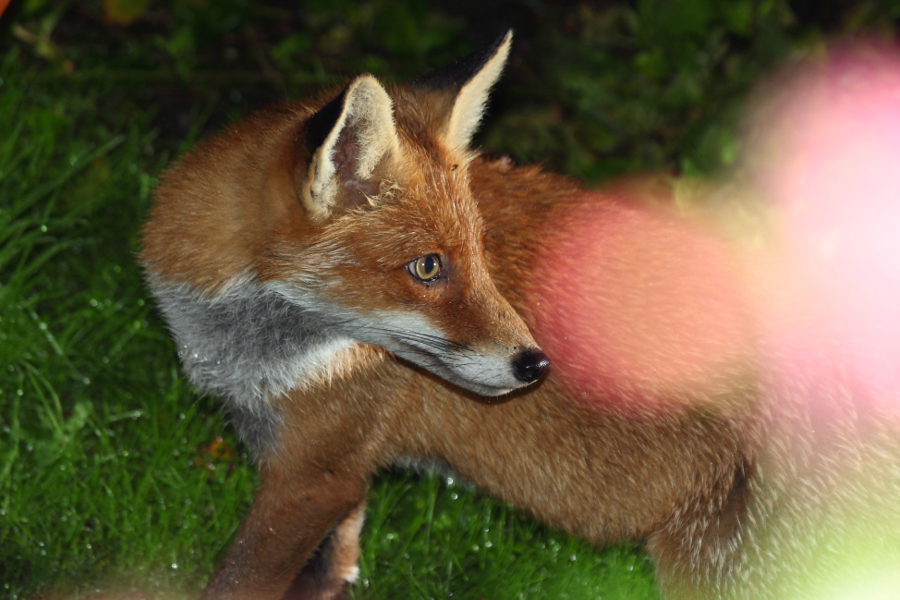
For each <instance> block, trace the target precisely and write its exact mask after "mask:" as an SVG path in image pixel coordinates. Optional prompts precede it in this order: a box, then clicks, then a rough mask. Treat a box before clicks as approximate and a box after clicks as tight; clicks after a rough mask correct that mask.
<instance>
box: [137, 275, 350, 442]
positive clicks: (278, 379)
mask: <svg viewBox="0 0 900 600" xmlns="http://www.w3.org/2000/svg"><path fill="white" fill-rule="evenodd" d="M150 280H151V281H150V283H151V286H152V287H153V289H154V291H155V293H156V295H157V297H158V299H159V305H160V308H161V310H162V312H163V314H164V315H165V317H166V319H167V321H168V323H169V325H170V327H171V329H172V332H173V334H174V337H175V340H176V343H177V344H178V353H179V356H180V358H181V361H182V364H183V365H184V369H185V372H186V373H187V374H188V377H189V378H190V380H191V382H192V383H193V384H194V385H196V386H197V387H199V388H201V389H202V390H204V391H206V392H209V393H212V394H216V395H219V396H222V397H224V398H226V399H227V404H228V408H229V410H230V413H231V416H232V418H233V419H234V420H235V424H236V426H237V428H238V430H239V432H240V434H241V437H242V438H243V439H244V440H245V442H247V443H248V445H249V446H250V447H251V448H252V449H253V450H254V452H255V453H256V454H257V455H260V453H261V452H262V450H263V449H264V448H265V447H266V446H267V445H268V443H269V442H270V441H271V438H272V436H273V432H274V430H275V428H276V426H277V424H278V422H279V418H278V415H277V413H276V412H275V410H274V408H273V406H272V403H271V402H270V401H271V400H272V399H273V398H275V397H278V396H281V395H283V394H285V393H286V392H288V391H289V390H291V389H303V388H305V387H311V386H314V385H321V384H322V383H324V381H325V380H327V379H328V378H329V377H330V376H333V375H334V374H336V373H339V372H341V371H342V370H343V367H350V366H351V363H352V362H353V352H352V351H351V350H352V349H353V348H354V347H356V346H357V345H358V344H357V343H356V342H354V341H353V340H351V339H350V338H348V337H346V336H344V335H343V334H341V333H340V331H339V330H338V329H336V328H335V327H333V320H334V318H333V317H332V316H329V315H328V314H327V312H326V311H325V310H323V307H321V306H317V305H316V304H315V303H314V302H312V301H310V302H309V304H308V305H307V306H304V305H301V304H298V303H296V302H295V301H288V300H286V299H284V298H283V297H282V296H281V295H280V294H278V293H277V292H276V291H274V290H273V289H271V288H270V287H267V286H265V285H260V284H258V283H256V282H255V281H253V280H251V279H250V278H249V277H238V278H235V279H233V280H232V281H230V282H229V283H228V284H227V285H226V286H224V287H223V288H222V291H221V292H220V293H219V294H217V295H215V296H209V295H203V294H201V293H199V292H198V291H197V290H195V289H193V288H192V287H190V286H188V285H186V284H168V283H163V282H162V281H160V280H158V279H156V280H154V278H153V277H150Z"/></svg>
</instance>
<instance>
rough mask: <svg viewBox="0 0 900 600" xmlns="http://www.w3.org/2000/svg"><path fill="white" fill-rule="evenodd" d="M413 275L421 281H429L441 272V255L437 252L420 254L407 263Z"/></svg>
mask: <svg viewBox="0 0 900 600" xmlns="http://www.w3.org/2000/svg"><path fill="white" fill-rule="evenodd" d="M408 268H409V272H410V273H411V274H412V276H413V277H415V278H416V279H418V280H419V281H421V282H423V283H431V282H432V281H434V280H435V279H437V278H438V276H439V275H440V274H441V257H440V256H438V255H437V254H426V255H425V256H420V257H419V258H417V259H415V260H414V261H412V262H410V263H409V265H408Z"/></svg>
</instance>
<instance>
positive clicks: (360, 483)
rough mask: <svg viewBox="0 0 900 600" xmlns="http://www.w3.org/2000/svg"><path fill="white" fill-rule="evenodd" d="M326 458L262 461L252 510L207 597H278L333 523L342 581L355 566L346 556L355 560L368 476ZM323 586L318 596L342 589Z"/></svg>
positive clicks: (333, 552)
mask: <svg viewBox="0 0 900 600" xmlns="http://www.w3.org/2000/svg"><path fill="white" fill-rule="evenodd" d="M321 464H322V463H321V462H317V461H307V462H306V464H305V465H303V466H302V468H297V466H296V465H291V468H285V466H286V465H285V463H283V462H281V461H279V460H278V459H277V458H276V459H274V460H272V461H271V462H270V463H269V464H263V466H262V467H261V469H260V483H259V487H258V489H257V491H256V497H255V498H254V500H253V504H252V506H251V507H250V511H249V513H248V514H247V516H246V517H245V519H244V522H243V523H242V524H241V527H240V529H239V530H238V533H237V535H236V536H235V539H234V541H233V542H232V544H231V547H230V548H229V550H228V553H227V554H226V556H225V559H224V561H223V562H222V564H221V565H220V567H219V569H218V570H217V571H216V573H215V575H213V578H212V579H211V580H210V582H209V584H208V585H207V587H206V589H205V590H204V591H203V594H202V595H201V599H203V600H212V599H216V600H239V599H241V600H250V599H253V600H266V599H272V600H279V599H280V598H282V597H283V596H284V595H285V593H286V592H287V591H288V589H289V588H290V587H291V583H292V581H293V580H294V579H295V577H296V575H297V573H298V572H300V570H301V569H302V568H303V567H304V565H305V564H306V563H307V562H308V561H309V559H310V557H311V556H312V555H313V553H314V552H315V550H316V548H317V547H318V546H319V545H320V543H321V542H322V540H323V539H324V538H326V537H327V536H328V532H329V531H332V530H334V533H333V534H332V535H333V536H334V535H336V536H337V537H336V538H334V541H335V542H336V544H329V543H326V545H325V547H323V550H325V551H327V552H329V553H330V554H331V555H333V556H334V557H335V562H336V564H337V565H343V567H344V571H340V570H338V571H334V573H335V575H334V576H333V577H334V578H335V579H336V581H339V582H340V583H341V588H342V587H343V582H342V581H340V580H341V578H345V577H346V575H347V574H350V571H349V570H347V566H346V564H345V559H346V560H351V559H352V561H353V562H354V563H355V560H356V554H355V552H356V550H355V548H354V549H352V550H348V549H347V546H348V545H349V544H350V543H351V538H352V539H353V540H354V541H355V536H356V535H358V532H357V529H358V527H359V523H361V519H362V510H363V507H364V503H363V499H364V497H365V493H366V489H367V481H366V478H365V475H361V474H359V473H355V472H354V473H350V472H341V471H337V470H331V469H327V468H323V467H322V466H321ZM357 513H359V514H358V515H357ZM354 516H356V519H355V520H354ZM329 547H333V549H330V548H329ZM322 591H323V594H322V595H318V596H313V597H315V598H332V597H335V594H332V595H330V596H329V595H328V594H327V593H325V592H326V591H327V590H324V589H323V590H322Z"/></svg>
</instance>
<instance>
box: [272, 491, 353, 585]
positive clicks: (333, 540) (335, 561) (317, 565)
mask: <svg viewBox="0 0 900 600" xmlns="http://www.w3.org/2000/svg"><path fill="white" fill-rule="evenodd" d="M365 510H366V503H365V502H361V503H360V504H359V506H357V507H356V508H355V509H353V510H352V511H351V512H350V514H349V515H347V516H346V517H345V518H344V520H343V521H341V522H340V523H339V524H338V525H337V527H335V528H334V531H332V532H331V535H329V536H328V538H327V539H326V540H325V541H324V542H323V543H322V545H321V546H320V547H319V550H318V551H317V553H316V555H315V556H314V557H313V559H312V560H310V561H309V563H307V565H306V566H305V567H304V568H303V571H301V573H300V574H299V575H298V576H297V578H296V579H295V580H294V584H293V585H292V586H291V589H290V591H289V592H288V594H287V595H286V596H285V598H284V600H307V599H309V600H312V599H313V598H315V599H316V600H337V599H339V598H342V597H343V593H344V590H345V589H346V587H347V586H348V585H351V584H353V583H354V582H356V579H357V577H359V566H358V564H357V562H358V560H359V534H360V532H361V531H362V524H363V518H364V517H365Z"/></svg>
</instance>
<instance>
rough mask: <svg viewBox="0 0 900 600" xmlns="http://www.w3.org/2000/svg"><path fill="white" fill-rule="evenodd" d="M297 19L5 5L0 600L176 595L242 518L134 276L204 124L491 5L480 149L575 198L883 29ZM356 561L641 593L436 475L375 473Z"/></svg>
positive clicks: (375, 7)
mask: <svg viewBox="0 0 900 600" xmlns="http://www.w3.org/2000/svg"><path fill="white" fill-rule="evenodd" d="M0 4H2V3H0ZM157 4H165V5H166V6H162V7H158V6H157ZM290 4H291V3H285V2H281V3H254V2H251V1H249V0H246V1H242V0H228V1H224V2H218V3H213V2H209V3H204V2H196V1H193V0H175V1H173V2H170V3H148V2H141V1H131V2H124V1H119V2H115V1H108V2H105V3H101V2H99V0H98V1H96V2H79V3H75V2H49V1H41V0H30V1H21V2H16V1H15V0H14V1H13V3H12V5H11V6H10V8H9V9H7V13H6V14H5V15H3V16H2V17H0V49H2V52H0V585H2V591H0V595H2V597H5V598H33V597H46V598H50V597H53V598H56V597H66V598H68V597H88V598H89V597H99V596H100V595H102V594H104V593H107V592H109V591H115V592H116V593H121V594H124V595H126V596H133V595H134V594H136V593H137V592H139V591H141V592H145V593H148V594H150V595H153V596H165V595H166V594H168V593H174V594H183V593H191V592H195V591H196V590H198V589H199V588H200V587H201V586H202V584H203V581H204V579H205V577H206V576H208V574H209V573H210V571H211V569H212V568H213V566H214V565H215V562H216V558H217V557H218V556H220V555H221V553H222V551H223V550H224V548H225V547H226V545H227V543H228V541H229V539H230V537H231V535H232V534H233V533H234V531H235V528H236V527H237V524H238V522H239V519H240V515H241V514H242V511H244V510H245V508H246V507H247V505H248V504H249V502H250V499H251V495H252V490H253V486H254V482H255V474H254V471H253V468H252V466H251V464H250V462H249V460H248V458H247V456H246V455H245V453H244V450H243V448H242V447H241V446H240V445H239V444H238V443H237V442H236V439H235V436H234V433H233V432H232V430H231V429H230V428H229V426H228V424H227V422H226V419H225V418H224V416H223V414H222V413H221V412H220V409H219V406H218V404H217V402H216V400H215V399H214V398H210V397H205V396H202V395H200V394H198V393H197V392H196V391H195V390H193V389H191V387H190V386H189V385H188V384H187V383H186V382H185V380H184V378H183V377H182V375H181V374H180V372H179V366H178V363H177V358H176V354H175V350H174V347H173V344H172V343H171V341H170V339H169V337H168V334H167V332H166V328H165V326H164V324H163V322H162V321H161V319H160V317H159V315H158V314H157V313H156V311H155V309H154V307H153V304H152V301H151V300H150V298H149V296H148V294H147V291H146V289H145V288H144V286H143V284H142V281H141V273H140V269H139V268H138V266H137V264H136V262H135V255H136V252H137V243H138V235H139V228H140V224H141V222H142V218H143V215H144V213H145V212H146V210H147V207H148V206H149V204H150V202H151V196H152V191H153V187H154V185H155V181H156V178H157V176H158V175H159V173H160V172H161V171H162V170H163V169H164V168H165V166H166V165H167V164H169V163H170V162H171V160H172V159H173V158H174V157H175V156H177V155H178V154H180V153H181V152H183V151H184V150H185V149H187V148H189V147H190V146H191V145H192V144H193V143H195V142H196V140H197V139H199V138H200V137H201V136H202V135H204V134H206V133H208V132H210V131H214V130H216V129H218V128H220V127H221V126H222V125H223V124H225V123H227V122H230V121H232V120H234V119H236V118H239V117H240V116H241V115H245V114H247V113H249V112H250V111H252V110H254V109H256V108H259V107H262V106H264V105H265V104H266V103H268V102H271V101H273V100H277V99H278V98H281V97H284V96H295V97H296V96H302V95H303V94H307V93H311V92H313V91H314V90H317V89H321V87H323V86H326V85H331V84H334V83H336V82H340V81H341V80H342V78H343V77H346V76H348V75H351V74H353V73H357V72H360V71H370V72H373V73H375V74H376V75H378V76H383V77H385V78H387V79H403V78H407V77H410V76H413V75H416V74H419V73H421V72H423V71H425V70H427V69H429V68H432V67H436V66H439V65H441V64H443V63H445V62H447V61H449V60H452V59H453V58H455V57H459V56H460V55H462V54H464V53H465V52H466V51H467V50H469V49H471V48H472V46H473V44H475V43H476V42H477V41H478V40H484V39H487V38H488V37H490V35H491V34H492V33H495V32H496V31H497V27H498V26H497V25H496V23H497V22H498V21H501V19H500V17H501V16H502V17H503V19H502V21H503V22H504V24H512V25H514V26H515V27H516V31H517V41H516V48H515V50H514V59H513V62H512V64H511V66H510V68H509V70H508V73H507V78H506V80H505V81H504V83H502V84H501V86H500V87H499V88H498V91H497V98H496V101H495V103H494V105H493V108H492V111H491V114H490V115H489V117H488V119H487V122H486V127H485V129H484V131H483V132H482V133H481V134H480V136H479V138H478V139H479V142H480V143H481V145H482V146H483V147H484V148H485V150H486V151H487V152H489V153H494V154H508V155H511V156H512V157H513V158H514V159H516V160H517V161H521V162H541V163H543V164H545V165H547V166H548V168H553V169H556V170H560V171H563V172H566V173H569V174H571V175H573V176H576V177H579V178H581V179H583V180H585V181H588V182H597V181H601V180H603V179H605V178H608V177H611V176H615V175H619V174H623V173H629V172H635V171H639V170H648V169H655V170H660V169H661V170H666V171H672V172H683V173H691V174H709V173H715V172H717V171H720V170H722V169H725V168H727V167H728V166H730V165H731V164H732V163H733V162H734V160H735V156H736V154H737V153H738V152H739V148H738V147H737V144H736V141H735V140H736V139H737V135H736V130H737V129H736V127H737V125H736V123H735V115H736V114H737V111H738V110H739V106H740V99H741V98H742V97H743V95H744V94H745V93H746V92H747V91H748V90H749V89H750V87H751V85H752V83H753V82H754V81H755V80H757V79H758V78H759V77H760V76H761V74H763V73H764V72H766V71H767V70H768V69H770V68H771V67H772V66H773V65H774V64H775V63H776V62H778V61H780V60H784V59H786V58H788V57H790V56H793V55H796V54H802V53H809V52H816V51H818V50H819V49H821V44H822V42H821V39H822V36H823V35H824V34H825V33H830V32H832V31H838V32H845V33H846V32H850V33H852V32H854V31H857V30H859V29H861V28H864V27H871V26H878V25H879V24H884V23H888V22H889V20H888V21H886V20H885V19H896V18H897V14H896V9H894V8H891V7H887V8H885V7H882V6H881V5H880V4H878V3H874V2H873V3H860V6H863V7H864V8H865V10H863V9H858V10H855V11H849V12H846V13H841V12H839V11H835V12H834V14H831V13H829V14H828V15H824V16H823V15H818V14H807V13H804V12H803V11H800V10H798V9H797V8H796V6H795V7H794V8H791V7H790V6H788V4H787V3H785V2H780V1H776V0H768V1H762V2H751V1H750V0H739V1H735V2H731V3H727V7H726V6H724V4H723V6H720V3H716V2H712V1H709V2H705V1H703V0H692V1H691V2H687V3H683V6H681V5H679V6H681V7H680V8H672V7H671V6H670V4H671V3H668V2H665V1H661V0H660V1H641V2H637V3H630V4H625V3H622V4H617V3H610V4H608V5H605V6H603V7H598V6H597V5H596V4H595V3H585V4H572V5H570V6H559V5H556V4H551V3H549V2H548V3H544V2H533V3H529V4H528V5H527V6H525V7H518V8H513V7H512V5H511V4H498V5H497V7H494V8H487V7H485V6H483V4H484V3H476V2H462V3H459V4H458V5H454V7H453V8H452V9H451V8H450V7H449V5H448V7H444V8H440V9H433V8H429V5H428V3H425V2H409V3H392V2H387V1H377V2H372V3H368V4H365V5H362V6H361V7H356V4H357V3H355V2H349V1H348V2H337V3H333V2H332V3H325V2H310V3H307V7H306V9H305V10H298V9H292V8H289V6H290ZM336 4H337V5H339V6H337V7H335V5H336ZM795 4H802V3H795ZM866 7H867V8H866ZM892 11H893V12H892ZM360 566H361V569H362V575H361V579H360V583H359V585H358V586H357V587H356V588H355V589H354V591H353V593H352V594H351V596H352V597H359V598H372V599H377V598H439V597H440V598H449V597H453V598H472V599H476V598H489V599H492V600H493V599H503V598H585V599H588V598H590V599H594V598H622V599H632V598H637V599H640V598H655V597H656V591H655V588H654V584H653V575H652V566H651V565H650V563H649V562H648V560H647V558H646V557H645V555H644V554H643V552H642V550H641V549H640V547H638V546H628V547H614V548H606V549H592V548H590V547H589V546H588V545H586V544H585V543H583V542H581V541H579V540H575V539H571V538H569V537H567V536H565V535H563V534H561V533H559V532H556V531H552V530H548V529H547V528H545V527H543V526H541V525H539V524H537V523H535V522H534V521H532V520H530V519H529V518H528V517H527V516H526V515H522V514H519V513H517V512H516V511H514V510H513V509H511V508H509V507H507V506H505V505H502V504H499V503H497V502H495V501H493V500H490V499H489V498H486V497H484V496H483V495H481V494H479V493H478V492H477V491H476V490H473V489H471V488H470V487H469V486H467V485H466V484H465V483H463V482H456V481H452V480H450V479H446V478H444V477H441V476H437V475H429V474H411V473H402V472H387V473H383V474H381V475H380V476H379V477H378V478H377V479H376V481H375V483H374V488H373V491H372V495H371V501H370V504H369V509H368V517H367V522H366V527H365V530H364V533H363V556H362V559H361V565H360Z"/></svg>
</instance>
